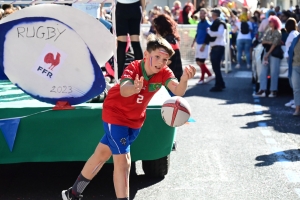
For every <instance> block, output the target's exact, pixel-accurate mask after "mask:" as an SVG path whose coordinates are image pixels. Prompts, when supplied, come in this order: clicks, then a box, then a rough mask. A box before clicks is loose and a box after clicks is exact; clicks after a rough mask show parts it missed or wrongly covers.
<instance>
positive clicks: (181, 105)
mask: <svg viewBox="0 0 300 200" xmlns="http://www.w3.org/2000/svg"><path fill="white" fill-rule="evenodd" d="M190 115H191V108H190V105H189V103H188V102H187V101H186V100H185V99H184V98H182V97H179V96H174V97H171V98H169V99H168V100H166V101H165V102H164V103H163V105H162V108H161V116H162V119H163V120H164V121H165V122H166V124H167V125H169V126H171V127H179V126H182V125H184V124H185V123H186V122H187V121H188V119H189V118H190Z"/></svg>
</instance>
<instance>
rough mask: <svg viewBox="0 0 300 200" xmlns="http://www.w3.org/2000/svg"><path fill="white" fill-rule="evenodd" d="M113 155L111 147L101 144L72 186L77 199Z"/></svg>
mask: <svg viewBox="0 0 300 200" xmlns="http://www.w3.org/2000/svg"><path fill="white" fill-rule="evenodd" d="M111 155H112V153H111V150H110V149H109V147H108V146H107V145H105V144H102V143H99V144H98V146H97V148H96V150H95V152H94V154H93V155H92V156H91V157H90V158H89V159H88V161H87V162H86V163H85V165H84V167H83V169H82V171H81V173H80V174H79V176H78V178H77V179H76V181H75V183H74V185H73V186H72V194H73V195H74V196H75V197H78V196H79V195H81V193H82V192H83V191H84V189H85V188H86V186H87V185H88V184H89V183H90V181H91V180H92V179H93V178H94V177H95V175H96V174H97V173H98V172H99V170H100V169H101V168H102V166H103V164H104V163H105V162H106V161H107V160H108V159H109V158H110V157H111Z"/></svg>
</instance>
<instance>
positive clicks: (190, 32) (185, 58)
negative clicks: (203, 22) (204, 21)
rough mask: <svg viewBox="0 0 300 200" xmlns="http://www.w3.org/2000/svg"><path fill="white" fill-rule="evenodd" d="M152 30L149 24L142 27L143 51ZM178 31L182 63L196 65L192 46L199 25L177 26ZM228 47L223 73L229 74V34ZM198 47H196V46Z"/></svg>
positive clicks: (226, 48) (227, 38)
mask: <svg viewBox="0 0 300 200" xmlns="http://www.w3.org/2000/svg"><path fill="white" fill-rule="evenodd" d="M149 30H150V25H149V24H142V25H141V34H140V41H141V46H142V49H143V51H144V50H145V49H146V45H147V35H148V33H149ZM177 30H178V33H179V36H180V43H179V46H180V53H181V60H182V63H183V64H184V65H185V64H193V63H195V47H194V48H192V47H191V45H192V43H193V41H194V38H195V35H196V32H197V25H182V24H179V25H177ZM226 35H227V37H226V41H227V42H226V43H227V45H226V47H225V57H224V59H225V60H224V62H223V63H224V65H225V68H224V70H223V71H225V73H228V72H229V71H231V55H230V46H229V45H230V42H229V41H230V38H229V33H227V34H226ZM195 46H196V45H195ZM208 60H209V59H208Z"/></svg>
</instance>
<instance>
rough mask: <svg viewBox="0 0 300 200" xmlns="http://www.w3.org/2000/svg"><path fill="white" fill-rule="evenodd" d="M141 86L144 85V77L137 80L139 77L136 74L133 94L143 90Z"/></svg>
mask: <svg viewBox="0 0 300 200" xmlns="http://www.w3.org/2000/svg"><path fill="white" fill-rule="evenodd" d="M143 85H144V77H143V76H141V78H140V79H139V75H138V74H137V75H136V76H135V80H134V93H135V94H138V93H140V91H141V90H142V88H143Z"/></svg>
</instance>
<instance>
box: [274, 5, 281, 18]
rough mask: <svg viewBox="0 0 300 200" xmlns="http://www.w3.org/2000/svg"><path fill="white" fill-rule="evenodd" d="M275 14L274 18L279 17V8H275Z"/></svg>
mask: <svg viewBox="0 0 300 200" xmlns="http://www.w3.org/2000/svg"><path fill="white" fill-rule="evenodd" d="M275 13H276V16H277V17H279V16H280V15H281V12H280V6H276V7H275Z"/></svg>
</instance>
